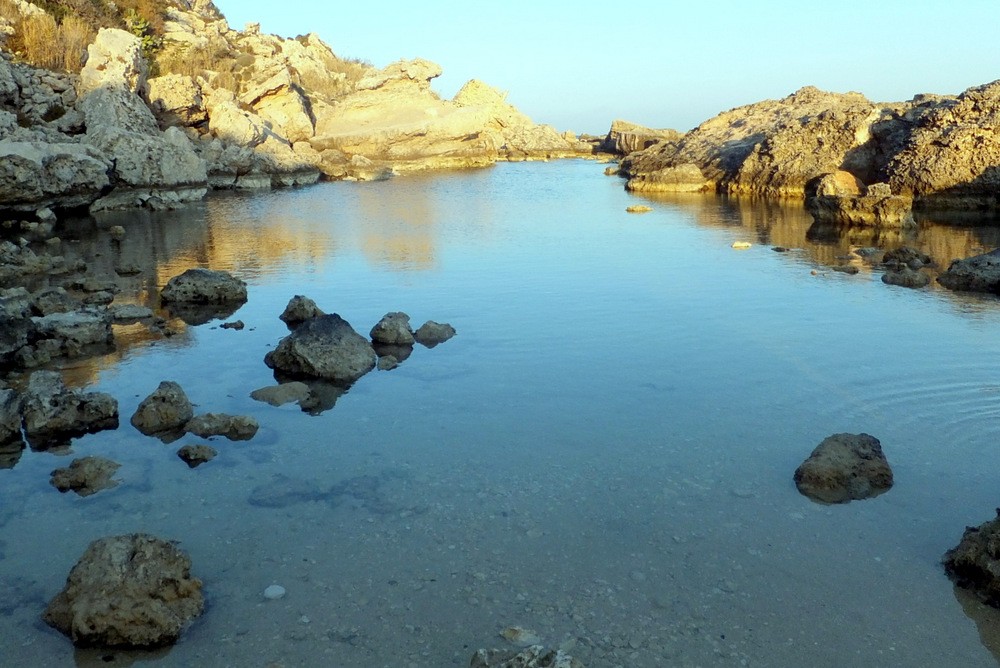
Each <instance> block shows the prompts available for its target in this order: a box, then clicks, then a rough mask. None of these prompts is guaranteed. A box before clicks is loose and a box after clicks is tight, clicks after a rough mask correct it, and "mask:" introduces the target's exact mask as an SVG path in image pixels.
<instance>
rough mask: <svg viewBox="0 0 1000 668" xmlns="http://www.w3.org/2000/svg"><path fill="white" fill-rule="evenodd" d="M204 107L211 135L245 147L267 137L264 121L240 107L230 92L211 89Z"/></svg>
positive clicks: (254, 144) (258, 142) (251, 145)
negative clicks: (206, 110)
mask: <svg viewBox="0 0 1000 668" xmlns="http://www.w3.org/2000/svg"><path fill="white" fill-rule="evenodd" d="M205 107H206V108H207V109H208V116H209V120H208V124H209V128H210V129H211V132H212V136H213V137H217V138H219V139H221V140H223V141H225V142H229V143H232V144H236V145H238V146H241V147H247V148H253V147H255V146H258V145H260V144H262V143H263V142H264V140H265V139H266V138H267V130H266V128H265V126H264V121H263V120H262V119H261V118H260V117H259V116H257V115H256V114H251V113H249V112H247V111H245V110H243V109H241V108H240V106H239V104H238V103H237V101H236V96H235V94H233V93H232V92H230V91H227V90H221V89H216V90H213V91H212V92H211V93H210V94H209V95H208V96H207V97H206V98H205Z"/></svg>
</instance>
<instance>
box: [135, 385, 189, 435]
mask: <svg viewBox="0 0 1000 668" xmlns="http://www.w3.org/2000/svg"><path fill="white" fill-rule="evenodd" d="M192 417H194V408H193V407H192V406H191V401H190V400H189V399H188V397H187V395H186V394H185V393H184V390H183V389H182V388H181V386H180V385H178V384H177V383H175V382H173V381H170V380H165V381H163V382H161V383H160V385H159V387H157V388H156V390H154V391H153V393H152V394H150V395H149V396H148V397H146V398H145V399H143V400H142V401H141V402H140V403H139V407H138V408H136V411H135V413H134V414H133V415H132V419H131V423H132V426H133V427H135V428H136V429H138V430H139V431H141V432H142V433H143V434H146V435H147V436H153V435H156V434H162V433H167V432H175V431H182V430H183V428H184V425H186V424H187V423H188V421H189V420H190V419H191V418H192Z"/></svg>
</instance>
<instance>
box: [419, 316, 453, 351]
mask: <svg viewBox="0 0 1000 668" xmlns="http://www.w3.org/2000/svg"><path fill="white" fill-rule="evenodd" d="M413 336H414V338H416V340H417V342H418V343H420V344H422V345H424V346H427V347H428V348H433V347H434V346H436V345H437V344H439V343H444V342H445V341H447V340H448V339H450V338H451V337H453V336H455V328H454V327H452V326H451V325H449V324H447V323H444V324H440V323H436V322H434V321H433V320H428V321H427V322H425V323H424V324H422V325H420V329H418V330H417V331H416V332H414V334H413Z"/></svg>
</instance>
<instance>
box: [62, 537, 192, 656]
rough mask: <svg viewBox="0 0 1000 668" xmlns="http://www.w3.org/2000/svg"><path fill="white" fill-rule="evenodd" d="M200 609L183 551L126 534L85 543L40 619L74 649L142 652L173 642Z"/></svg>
mask: <svg viewBox="0 0 1000 668" xmlns="http://www.w3.org/2000/svg"><path fill="white" fill-rule="evenodd" d="M204 606H205V601H204V597H203V596H202V593H201V580H199V579H197V578H192V577H191V560H190V558H188V556H187V555H186V554H184V553H183V552H182V551H180V550H179V549H177V547H175V546H174V545H173V543H170V542H168V541H165V540H162V539H160V538H156V537H155V536H150V535H146V534H129V535H124V536H111V537H107V538H101V539H99V540H96V541H94V542H93V543H91V544H90V546H89V547H88V548H87V550H86V551H85V552H84V553H83V556H81V557H80V560H79V561H78V562H77V564H76V565H75V566H74V567H73V569H72V570H71V571H70V574H69V577H68V578H67V579H66V586H65V587H64V588H63V590H62V591H61V592H59V594H58V595H56V597H55V598H53V599H52V601H51V602H50V603H49V605H48V607H47V608H46V609H45V613H44V614H43V616H42V619H44V620H45V622H46V623H47V624H48V625H50V626H52V627H54V628H56V629H58V630H59V631H61V632H62V633H65V634H66V635H67V636H69V637H70V639H71V640H72V641H73V644H74V645H76V646H78V647H108V648H136V649H140V648H141V649H145V648H153V647H162V646H165V645H170V644H173V643H175V642H177V639H178V638H179V637H180V634H181V631H182V630H183V629H184V628H185V627H186V626H187V625H188V624H189V623H190V622H191V620H192V619H194V618H195V617H197V616H198V615H200V614H201V612H202V610H203V609H204Z"/></svg>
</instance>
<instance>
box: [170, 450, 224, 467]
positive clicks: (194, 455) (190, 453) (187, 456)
mask: <svg viewBox="0 0 1000 668" xmlns="http://www.w3.org/2000/svg"><path fill="white" fill-rule="evenodd" d="M217 454H219V453H218V452H217V451H216V450H215V448H213V447H211V446H208V445H185V446H182V447H181V449H180V450H178V451H177V456H178V457H180V458H181V459H183V460H184V463H185V464H187V465H188V466H189V467H191V468H196V467H198V466H201V465H202V464H204V463H205V462H210V461H212V460H213V459H215V456H216V455H217Z"/></svg>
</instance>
